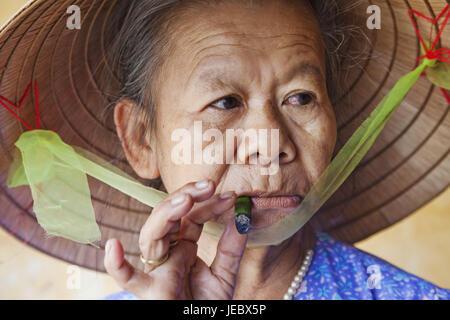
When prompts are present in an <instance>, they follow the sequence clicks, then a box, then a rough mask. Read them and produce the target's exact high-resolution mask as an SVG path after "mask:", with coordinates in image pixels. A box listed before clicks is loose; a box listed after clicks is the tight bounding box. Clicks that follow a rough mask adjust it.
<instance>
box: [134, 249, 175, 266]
mask: <svg viewBox="0 0 450 320" xmlns="http://www.w3.org/2000/svg"><path fill="white" fill-rule="evenodd" d="M168 258H169V252H167V253H166V255H165V256H164V257H162V258H161V259H160V260H145V258H144V257H143V256H142V254H141V261H142V263H144V264H148V265H150V266H152V267H157V266H160V265H162V264H163V263H164V262H166V261H167V259H168Z"/></svg>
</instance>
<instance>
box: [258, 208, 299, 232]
mask: <svg viewBox="0 0 450 320" xmlns="http://www.w3.org/2000/svg"><path fill="white" fill-rule="evenodd" d="M295 209H296V208H278V209H257V210H252V225H251V229H254V230H258V229H264V228H268V227H270V226H272V225H274V224H275V223H277V222H278V221H280V220H282V219H284V218H286V217H287V216H288V215H290V214H291V213H292V212H293V211H294V210H295Z"/></svg>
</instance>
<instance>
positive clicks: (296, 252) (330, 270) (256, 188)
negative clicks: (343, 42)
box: [105, 1, 448, 299]
mask: <svg viewBox="0 0 450 320" xmlns="http://www.w3.org/2000/svg"><path fill="white" fill-rule="evenodd" d="M151 5H153V4H151ZM151 5H150V4H149V3H145V2H143V3H140V4H137V5H135V6H132V8H131V11H130V12H129V14H128V16H127V19H129V20H130V21H131V23H130V21H128V22H127V21H126V22H125V24H124V27H123V29H122V30H123V34H121V36H122V37H123V38H124V39H126V41H125V43H124V45H123V47H122V51H121V54H122V57H121V58H122V61H121V62H122V64H123V65H124V66H125V68H123V72H124V73H125V75H124V77H125V79H126V80H125V83H126V85H125V88H124V98H122V99H121V100H120V101H119V102H118V103H117V104H116V106H115V113H114V115H115V117H114V119H115V124H116V127H117V131H118V133H119V137H120V139H121V141H122V145H123V149H124V150H125V153H126V156H127V159H128V162H129V163H130V164H131V166H132V167H133V168H134V169H135V171H136V172H137V173H138V174H139V175H140V176H141V177H143V178H147V179H155V178H158V177H161V179H162V181H163V182H164V186H165V187H166V189H167V191H168V192H169V194H170V195H169V197H168V198H167V199H166V200H164V201H162V202H161V203H159V204H158V205H157V206H156V207H155V208H154V210H153V212H152V214H151V215H150V217H149V218H148V220H147V222H146V223H145V225H144V226H143V228H142V230H141V232H140V238H139V245H140V250H141V252H142V256H143V258H144V262H145V260H150V263H147V266H146V268H145V270H144V272H140V271H137V270H135V269H134V268H133V267H132V266H131V265H130V264H129V263H127V262H126V260H124V253H123V248H122V246H121V244H120V242H119V241H117V240H109V241H108V243H107V245H106V255H105V267H106V270H107V272H108V273H109V274H110V275H111V276H112V277H113V278H114V279H115V280H116V281H117V283H118V284H119V285H120V286H122V287H123V288H124V289H126V290H128V291H129V292H131V293H133V294H135V295H136V296H138V297H141V298H148V299H231V298H234V299H279V298H282V297H284V298H285V299H288V298H292V297H293V296H294V295H295V294H297V289H298V288H299V286H300V284H301V281H302V280H303V281H304V282H303V284H304V285H303V287H302V289H301V290H300V294H297V295H296V298H308V297H309V298H311V297H313V298H320V297H324V298H331V297H333V298H339V297H346V298H362V299H367V298H394V297H397V298H401V297H403V298H407V297H413V296H414V297H420V298H430V299H432V298H436V297H448V292H447V291H445V290H440V289H438V288H434V287H433V286H431V285H429V284H425V282H423V281H421V280H419V279H417V278H415V277H413V276H410V275H407V276H405V277H401V276H399V275H404V273H402V272H401V271H399V270H397V269H396V268H394V267H392V266H389V265H388V264H386V263H385V262H383V261H380V260H378V259H375V258H373V257H371V256H369V255H367V254H363V253H361V252H358V251H357V250H356V249H354V248H351V247H346V246H343V245H342V244H339V243H334V242H333V240H330V239H329V238H327V237H326V236H325V235H322V236H319V239H317V238H316V234H315V232H314V230H313V229H312V227H311V225H310V224H306V225H305V226H304V227H303V228H302V229H300V230H299V231H298V232H297V233H295V234H294V235H293V236H292V237H291V238H289V239H288V240H286V241H284V242H282V243H281V244H279V245H272V246H264V247H257V248H248V249H246V248H245V247H246V240H247V236H246V235H241V234H239V233H238V232H237V230H236V228H235V227H234V215H233V205H234V204H235V201H236V197H240V196H250V197H251V200H252V213H251V215H252V226H251V228H252V229H264V228H267V227H269V226H270V225H272V224H274V223H276V222H278V221H279V220H280V219H283V218H284V217H285V216H286V215H289V213H290V212H291V211H292V210H293V209H295V208H296V207H297V206H298V205H299V204H300V202H301V200H302V199H303V198H304V197H305V195H306V194H307V193H308V191H309V188H310V187H311V185H313V183H314V182H315V181H316V180H317V178H318V177H319V175H320V174H321V173H322V172H323V171H324V169H325V168H326V167H327V165H328V164H329V162H330V159H331V157H332V153H333V150H334V147H335V142H336V120H335V115H334V109H333V107H332V105H331V103H330V99H329V97H328V93H327V83H326V79H327V70H326V56H325V52H326V51H325V48H324V45H323V40H322V34H321V28H320V25H319V23H318V21H317V18H316V15H315V11H314V10H313V8H312V7H311V4H310V3H309V2H308V1H257V2H254V1H208V2H202V1H187V2H183V1H181V2H180V3H176V2H174V3H173V4H171V5H170V6H173V7H174V8H171V9H172V10H169V11H168V12H167V13H166V15H167V16H165V17H164V20H163V22H162V25H163V26H164V29H163V28H162V27H161V29H162V30H161V31H160V33H159V34H158V33H156V32H155V33H156V35H155V39H152V42H155V43H164V45H161V47H159V48H158V49H157V50H156V49H155V50H154V52H151V51H150V50H149V46H150V45H149V44H148V43H142V42H139V41H138V39H140V37H142V35H140V34H139V35H138V34H136V33H146V32H151V31H147V30H145V29H143V28H142V29H140V28H139V27H138V30H136V26H135V24H136V21H145V20H146V19H149V18H150V14H149V12H150V11H151V8H150V6H151ZM175 7H176V9H175ZM268 21H270V23H267V22H268ZM127 23H128V24H127ZM137 31H138V32H137ZM152 32H154V31H152ZM133 33H135V34H133ZM169 35H170V36H169ZM159 50H161V51H159ZM158 51H159V52H158ZM163 53H164V54H163ZM142 61H153V63H154V65H152V66H151V67H150V68H148V67H146V68H142V67H141V66H142ZM156 61H157V64H156ZM144 65H145V66H147V65H146V64H145V63H144ZM148 79H151V80H150V81H151V83H146V81H147V80H148ZM140 85H141V87H139V86H140ZM150 88H152V89H150ZM136 92H138V93H139V94H140V95H139V94H138V95H136ZM150 94H152V97H151V98H152V103H150V104H145V103H140V102H139V101H140V100H139V99H140V98H143V99H145V97H148V96H149V95H150ZM136 97H139V98H138V99H136ZM137 101H138V102H137ZM142 105H148V106H149V109H147V110H145V111H144V112H145V113H147V115H146V116H147V117H150V121H145V120H144V119H143V118H142V117H141V118H138V119H137V120H136V119H134V117H135V116H136V115H139V112H140V108H141V107H142ZM138 117H139V116H138ZM195 121H202V123H203V125H204V126H205V127H208V128H217V129H219V130H220V131H221V132H225V130H226V129H230V128H233V129H234V128H243V129H244V130H246V129H269V130H270V129H277V130H279V142H278V143H279V152H278V153H276V154H268V152H267V150H266V151H265V152H264V151H262V148H263V147H262V145H263V144H264V141H263V142H261V140H258V141H257V142H255V141H254V142H253V143H249V145H247V148H245V146H246V144H245V143H241V144H238V145H237V146H236V150H235V151H236V153H238V154H239V153H240V152H243V153H244V154H245V156H244V157H245V159H246V160H248V161H250V159H252V158H256V159H258V158H259V159H260V160H261V163H265V164H270V163H271V162H272V161H278V162H279V170H278V172H277V173H276V174H273V175H262V174H261V173H260V171H259V168H258V166H257V165H250V164H247V165H237V164H227V163H223V164H215V165H209V164H199V165H194V164H184V165H175V164H174V163H173V161H168V159H170V157H171V152H172V150H173V149H174V148H175V144H176V143H175V142H174V141H173V140H172V139H171V133H172V132H173V131H174V130H176V129H177V128H193V127H194V122H195ZM147 132H148V134H147V135H145V133H147ZM141 134H144V135H145V137H147V138H148V139H141V137H140V135H141ZM226 144H228V145H227V147H228V146H229V144H230V141H227V142H226ZM203 147H204V146H203ZM241 148H242V149H243V150H240V149H241ZM244 149H245V150H244ZM241 154H242V153H241ZM193 181H194V182H193ZM211 220H212V221H216V222H218V223H220V224H223V225H226V228H225V231H224V233H223V235H222V236H221V238H220V239H217V238H214V237H212V236H211V235H208V234H207V233H205V234H204V236H203V237H201V235H202V227H203V225H204V224H205V223H206V222H208V221H211ZM175 233H176V234H175ZM174 234H175V235H176V236H177V237H176V238H175V237H174ZM320 237H322V238H320ZM171 238H172V239H171ZM171 241H177V245H171ZM317 241H319V242H318V246H319V247H318V248H316V245H317ZM312 250H316V254H315V256H316V258H315V259H314V263H313V268H312V269H310V272H309V273H307V270H308V266H309V265H310V261H311V254H312ZM169 251H170V255H168V252H169ZM327 251H331V253H328V252H327ZM333 251H335V252H333ZM340 251H342V252H346V251H349V252H351V253H353V256H354V257H352V258H347V257H349V255H348V253H347V254H345V255H343V254H342V253H340ZM324 255H329V256H327V257H324ZM167 257H168V259H167V261H164V260H166V259H165V258H167ZM335 257H339V259H342V260H343V264H344V265H345V267H346V268H344V267H343V266H341V265H339V264H338V265H335V264H334V263H335V262H334V258H335ZM350 257H351V255H350ZM319 259H321V260H322V261H321V262H320V265H317V264H315V262H316V260H319ZM317 263H319V262H317ZM371 265H372V270H368V272H367V273H366V269H367V268H368V267H370V266H371ZM342 269H346V270H345V271H344V270H342ZM369 269H370V268H369ZM313 272H314V275H313ZM322 272H323V274H321V273H322ZM305 274H308V276H307V277H306V278H305ZM380 277H384V278H385V279H386V278H388V279H389V281H394V282H395V281H397V282H396V283H395V284H393V285H389V286H390V287H392V286H395V287H396V288H397V290H394V291H390V290H391V288H387V287H386V286H384V288H381V289H379V288H378V291H377V290H376V289H374V288H375V286H376V287H379V283H380V280H381V278H380ZM330 278H331V279H330ZM369 278H370V280H369ZM388 279H386V280H384V282H387V281H388ZM400 279H401V280H400ZM368 280H369V281H368ZM321 281H326V282H327V283H328V284H327V285H325V286H323V285H321V284H320V282H321ZM349 283H352V284H349ZM366 283H367V285H365V284H366ZM321 287H323V289H322V290H323V291H325V292H326V293H321V291H320V290H319V289H320V288H321ZM316 290H317V291H316Z"/></svg>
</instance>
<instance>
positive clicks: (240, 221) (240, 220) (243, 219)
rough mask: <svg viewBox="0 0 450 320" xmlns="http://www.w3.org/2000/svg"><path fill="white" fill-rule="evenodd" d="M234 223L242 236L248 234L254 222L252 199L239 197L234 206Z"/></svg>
mask: <svg viewBox="0 0 450 320" xmlns="http://www.w3.org/2000/svg"><path fill="white" fill-rule="evenodd" d="M234 221H235V224H236V229H237V231H238V232H239V233H240V234H245V233H248V231H249V230H250V226H251V222H252V200H251V199H250V197H239V198H237V199H236V203H235V204H234Z"/></svg>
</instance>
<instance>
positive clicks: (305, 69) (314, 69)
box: [282, 61, 324, 83]
mask: <svg viewBox="0 0 450 320" xmlns="http://www.w3.org/2000/svg"><path fill="white" fill-rule="evenodd" d="M304 74H307V75H309V76H312V77H314V78H316V79H317V80H318V81H323V79H324V75H323V74H322V70H321V69H320V68H319V66H318V65H316V64H314V63H312V62H306V61H304V62H301V63H299V64H297V65H295V66H294V67H293V68H289V70H288V72H287V73H286V74H285V75H284V77H283V78H282V83H286V82H289V81H291V80H292V79H293V78H294V77H295V76H297V75H304Z"/></svg>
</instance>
